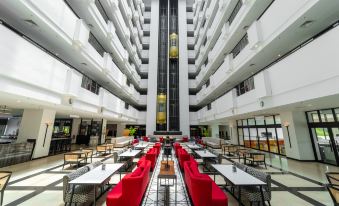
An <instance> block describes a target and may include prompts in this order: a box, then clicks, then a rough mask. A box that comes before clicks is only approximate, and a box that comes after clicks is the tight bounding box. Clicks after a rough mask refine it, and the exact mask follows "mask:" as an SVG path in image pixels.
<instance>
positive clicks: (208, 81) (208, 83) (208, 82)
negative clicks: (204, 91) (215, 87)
mask: <svg viewBox="0 0 339 206" xmlns="http://www.w3.org/2000/svg"><path fill="white" fill-rule="evenodd" d="M209 85H210V79H208V80H207V81H206V88H207V87H208V86H209Z"/></svg>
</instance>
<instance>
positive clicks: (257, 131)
mask: <svg viewBox="0 0 339 206" xmlns="http://www.w3.org/2000/svg"><path fill="white" fill-rule="evenodd" d="M278 122H279V123H278ZM237 126H238V128H237V129H238V135H239V136H238V138H239V142H240V145H243V146H245V147H248V148H253V149H257V150H262V151H267V152H271V153H275V154H281V155H285V142H284V137H283V132H282V128H281V124H280V116H279V115H271V116H265V117H260V118H259V117H256V118H250V119H243V120H238V121H237ZM241 139H243V142H241V141H240V140H241Z"/></svg>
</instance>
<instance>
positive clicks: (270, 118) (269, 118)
mask: <svg viewBox="0 0 339 206" xmlns="http://www.w3.org/2000/svg"><path fill="white" fill-rule="evenodd" d="M265 122H266V125H272V124H274V119H273V116H268V117H265Z"/></svg>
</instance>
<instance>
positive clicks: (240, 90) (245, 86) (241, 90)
mask: <svg viewBox="0 0 339 206" xmlns="http://www.w3.org/2000/svg"><path fill="white" fill-rule="evenodd" d="M235 88H236V91H237V96H240V95H243V94H245V93H246V92H249V91H251V90H253V89H254V78H253V77H250V78H249V79H246V80H245V81H243V82H241V83H240V84H238V85H237V86H236V87H235Z"/></svg>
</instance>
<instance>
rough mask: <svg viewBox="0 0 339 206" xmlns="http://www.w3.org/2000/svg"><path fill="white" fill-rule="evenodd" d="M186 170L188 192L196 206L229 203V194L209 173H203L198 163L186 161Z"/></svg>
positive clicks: (223, 205) (221, 205)
mask: <svg viewBox="0 0 339 206" xmlns="http://www.w3.org/2000/svg"><path fill="white" fill-rule="evenodd" d="M184 170H185V182H186V185H187V188H188V192H189V194H190V196H191V198H192V201H193V204H194V205H195V206H206V205H213V206H227V205H228V197H227V195H226V194H225V193H224V192H223V191H222V190H221V189H220V188H219V187H218V185H217V184H216V183H215V182H213V181H212V179H211V178H210V177H209V176H208V175H206V174H201V173H200V172H199V170H198V166H197V165H196V164H194V163H192V162H191V161H186V162H185V163H184Z"/></svg>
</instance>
